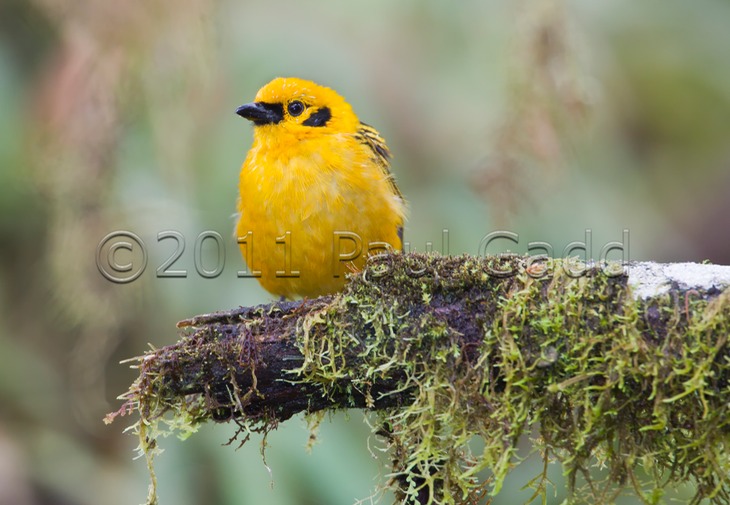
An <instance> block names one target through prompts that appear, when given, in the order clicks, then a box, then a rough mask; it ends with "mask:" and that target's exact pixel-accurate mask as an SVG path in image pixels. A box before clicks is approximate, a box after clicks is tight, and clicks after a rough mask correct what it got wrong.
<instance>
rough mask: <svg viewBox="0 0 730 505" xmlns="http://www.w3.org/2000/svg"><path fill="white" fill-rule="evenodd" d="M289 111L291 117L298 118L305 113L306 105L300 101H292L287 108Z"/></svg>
mask: <svg viewBox="0 0 730 505" xmlns="http://www.w3.org/2000/svg"><path fill="white" fill-rule="evenodd" d="M286 110H288V111H289V115H290V116H298V115H299V114H301V113H302V112H304V104H303V103H302V102H300V101H299V100H292V101H291V102H289V106H288V107H287V108H286Z"/></svg>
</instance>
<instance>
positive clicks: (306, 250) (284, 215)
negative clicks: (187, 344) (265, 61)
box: [236, 77, 406, 299]
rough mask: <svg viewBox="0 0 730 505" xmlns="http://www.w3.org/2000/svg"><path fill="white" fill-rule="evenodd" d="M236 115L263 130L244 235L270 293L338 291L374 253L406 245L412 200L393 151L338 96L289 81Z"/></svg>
mask: <svg viewBox="0 0 730 505" xmlns="http://www.w3.org/2000/svg"><path fill="white" fill-rule="evenodd" d="M236 113H237V114H238V115H239V116H242V117H244V118H246V119H248V120H250V121H252V122H253V124H254V132H253V137H254V140H253V145H252V146H251V150H250V151H249V152H248V156H246V160H245V161H244V162H243V166H242V167H241V176H240V182H239V191H240V195H239V198H238V204H237V209H238V213H239V219H238V223H237V225H236V236H237V238H238V243H239V246H240V248H241V253H242V254H243V257H244V260H245V261H246V265H247V272H248V275H251V276H255V277H257V278H258V280H259V282H260V283H261V285H262V286H263V287H264V288H265V289H266V290H267V291H269V292H270V293H273V294H275V295H277V296H280V297H282V298H288V299H294V298H300V297H315V296H320V295H323V294H328V293H333V292H336V291H339V290H340V289H341V288H342V287H343V286H344V283H345V275H346V274H347V273H349V272H351V271H356V270H360V269H361V268H362V267H363V266H364V264H365V261H366V260H367V256H368V255H369V254H378V253H382V252H385V251H399V250H401V249H402V247H403V246H402V239H403V222H404V219H405V214H406V204H405V201H404V199H403V196H402V195H401V193H400V191H399V190H398V187H397V186H396V184H395V181H394V180H393V176H392V175H391V173H390V170H389V159H390V151H389V150H388V147H387V146H386V145H385V141H384V140H383V138H382V137H381V136H380V134H379V133H378V132H377V130H375V128H373V127H372V126H369V125H367V124H365V123H362V122H360V120H359V119H358V118H357V116H356V115H355V113H354V112H353V110H352V107H350V105H349V104H348V103H347V102H346V101H345V99H344V98H343V97H341V96H340V95H339V94H337V92H335V91H334V90H332V89H330V88H327V87H324V86H320V85H318V84H315V83H313V82H311V81H305V80H302V79H297V78H291V77H290V78H281V77H280V78H276V79H274V80H273V81H271V82H270V83H268V84H267V85H265V86H264V87H263V88H261V89H260V90H259V91H258V93H257V94H256V97H255V99H254V101H253V102H252V103H247V104H245V105H242V106H241V107H239V108H238V109H237V110H236Z"/></svg>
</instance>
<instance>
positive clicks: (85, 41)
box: [0, 0, 730, 505]
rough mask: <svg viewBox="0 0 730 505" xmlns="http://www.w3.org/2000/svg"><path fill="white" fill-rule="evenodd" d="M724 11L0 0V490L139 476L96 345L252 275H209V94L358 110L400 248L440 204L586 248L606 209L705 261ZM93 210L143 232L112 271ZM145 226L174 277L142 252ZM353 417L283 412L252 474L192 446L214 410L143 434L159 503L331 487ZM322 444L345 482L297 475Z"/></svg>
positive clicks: (724, 103)
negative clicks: (291, 89)
mask: <svg viewBox="0 0 730 505" xmlns="http://www.w3.org/2000/svg"><path fill="white" fill-rule="evenodd" d="M729 19H730V5H728V4H727V2H724V1H721V0H699V1H697V2H692V3H691V4H690V3H687V2H682V1H680V0H670V1H665V2H659V1H657V0H650V1H647V2H642V3H641V4H636V3H634V2H629V1H628V0H617V1H612V2H570V1H567V0H565V1H560V0H540V1H538V2H527V1H522V2H508V1H507V0H491V1H487V0H467V1H464V2H459V3H458V4H454V3H443V2H438V1H436V0H406V1H402V2H389V1H387V0H375V1H373V2H368V3H365V2H357V3H355V2H350V3H342V2H336V1H335V0H318V1H316V2H308V3H306V4H304V3H298V2H294V1H293V0H277V1H274V2H263V1H258V0H257V1H247V2H234V1H231V0H220V1H212V0H194V1H192V2H185V3H179V4H172V3H170V2H164V1H162V0H152V1H149V0H148V1H143V0H131V1H127V2H121V3H110V2H104V1H102V0H90V1H86V2H74V1H72V0H33V1H24V0H3V1H2V2H0V110H2V114H0V164H1V168H0V244H2V246H1V247H0V260H2V261H1V262H0V300H1V301H2V304H1V306H2V310H1V311H0V318H1V320H2V322H3V323H4V324H2V325H1V326H0V327H2V328H3V330H0V370H2V371H3V372H2V374H1V375H0V404H1V405H2V409H0V468H7V467H10V468H14V469H15V472H16V473H14V474H13V475H15V477H14V478H13V479H12V480H10V481H9V482H10V483H11V484H9V485H7V486H5V485H3V484H2V483H0V504H2V505H5V504H6V503H12V504H13V505H30V504H38V503H70V504H77V503H78V504H87V503H88V504H95V503H99V502H100V499H99V497H100V496H103V497H104V499H103V500H102V501H103V502H105V503H111V504H114V503H120V504H121V503H133V502H135V500H137V501H141V500H142V498H143V496H144V493H145V489H144V469H143V468H140V467H141V466H143V465H139V464H134V463H133V462H131V461H130V455H131V453H130V451H131V447H132V445H133V444H134V440H133V439H131V437H125V436H123V435H122V434H120V433H118V430H117V429H116V428H114V427H112V428H107V429H105V428H104V427H103V426H102V424H101V418H102V416H103V414H104V413H105V412H107V411H109V410H110V409H111V406H112V405H116V401H115V400H114V398H115V396H116V395H117V394H119V393H120V392H121V391H123V390H125V388H126V387H127V385H128V384H129V383H130V382H131V380H132V378H133V377H134V371H130V370H127V369H125V368H124V367H123V366H120V365H118V364H117V363H118V361H119V360H120V359H123V358H127V357H130V356H134V355H137V354H140V353H141V352H142V350H143V349H144V348H145V346H146V345H147V343H148V342H150V343H152V344H153V345H155V346H160V345H164V344H166V343H168V342H170V341H172V340H173V339H174V332H173V331H172V330H171V328H172V327H173V324H174V322H175V321H176V320H178V319H181V318H183V317H186V316H189V315H191V314H193V313H196V312H202V311H210V310H214V309H217V308H227V307H231V306H234V305H237V304H252V303H257V302H260V301H263V300H266V299H267V298H266V295H265V294H264V293H263V292H262V291H261V290H260V289H259V288H258V287H257V286H256V285H255V283H254V284H252V283H249V282H245V281H242V280H239V279H236V277H235V271H236V270H237V269H239V268H241V267H242V264H241V261H240V259H239V255H238V252H237V251H236V248H235V244H234V243H233V239H232V237H231V231H230V230H232V227H233V222H232V220H231V219H230V215H231V214H232V212H233V210H234V201H235V198H236V193H237V188H236V183H237V171H238V167H239V166H240V163H241V161H242V160H243V157H244V155H245V151H246V149H247V148H248V146H249V145H250V138H251V132H250V128H249V126H248V125H246V124H245V123H244V122H242V121H240V120H239V119H238V118H236V117H235V115H234V114H233V110H234V109H235V107H236V106H237V105H240V104H241V103H243V102H245V101H248V100H250V99H251V97H252V96H253V95H254V94H255V92H256V90H257V88H258V87H259V86H261V85H262V84H264V83H265V82H267V81H268V80H269V79H270V78H272V77H274V76H275V75H297V76H301V77H304V78H310V79H314V80H316V81H319V82H321V83H323V84H327V85H330V86H332V87H334V88H335V89H337V90H338V91H340V92H342V93H343V94H344V95H345V96H346V97H347V98H348V100H349V101H350V102H351V103H352V104H353V105H354V107H355V110H356V111H357V112H358V113H359V115H360V116H361V118H362V119H363V120H365V121H368V122H370V123H372V124H374V125H376V126H377V127H378V129H379V130H380V131H381V132H382V133H383V134H384V135H385V137H386V138H387V139H388V142H389V144H390V147H391V148H392V150H393V152H394V153H395V161H394V172H395V174H396V177H397V178H398V180H399V182H400V186H401V188H402V189H403V192H404V193H405V194H406V196H407V198H408V199H409V200H410V203H411V218H410V221H409V223H408V227H407V230H406V236H407V239H408V240H410V241H411V242H412V244H413V246H414V247H415V248H417V249H418V250H423V248H424V244H425V243H426V242H427V241H432V242H434V248H435V249H439V245H440V244H439V238H440V236H441V230H442V229H443V228H448V229H449V232H450V235H449V237H450V238H449V240H450V244H449V249H450V252H452V253H457V252H462V251H464V252H471V253H476V252H477V247H478V244H479V240H480V238H481V237H482V236H484V235H485V234H486V233H488V232H489V231H492V230H493V229H495V228H497V227H506V228H508V229H510V230H513V231H517V232H519V233H520V235H521V238H520V247H522V248H523V249H524V245H525V244H526V242H527V241H530V240H544V241H552V242H554V244H555V247H556V252H559V251H560V250H561V248H562V247H563V246H564V245H565V244H566V243H568V242H570V241H573V240H576V239H578V240H580V239H582V237H583V232H584V229H585V228H591V229H592V230H593V231H594V239H595V241H596V245H595V246H594V254H597V251H598V250H599V249H600V245H599V244H600V243H604V242H606V241H608V240H616V239H618V238H619V237H620V234H621V230H622V229H623V228H629V229H630V230H631V257H632V258H634V259H638V258H652V259H657V260H682V259H687V260H702V259H705V258H709V259H711V260H713V261H716V262H722V263H730V238H728V234H727V233H726V228H727V226H728V224H727V223H728V217H727V216H728V215H730V199H728V198H727V194H728V192H729V191H730V170H728V168H729V165H730V147H728V146H729V145H730V144H728V143H727V140H726V139H727V138H729V136H730V135H729V134H730V131H728V130H730V121H727V118H728V117H730V61H728V60H730V53H728V51H727V50H726V48H727V47H728V44H729V43H730V40H729V39H730V34H729V32H728V31H727V28H726V27H727V22H728V20H729ZM119 229H129V230H131V231H134V232H136V233H138V234H139V235H140V236H141V237H142V238H143V239H144V240H145V243H146V244H147V247H148V249H149V254H150V263H149V265H148V268H147V271H146V272H145V273H144V275H142V277H141V278H140V279H138V280H137V281H135V282H133V283H131V284H128V285H116V284H112V283H110V282H108V281H106V280H105V279H104V278H103V277H101V276H100V275H99V272H98V271H97V269H96V266H95V262H94V257H95V251H96V246H97V244H98V243H99V241H100V239H101V238H102V237H103V236H104V235H106V234H107V233H108V232H110V231H113V230H119ZM168 229H175V230H178V231H181V232H182V233H183V234H184V235H185V237H186V239H187V242H186V246H187V247H186V252H185V255H184V256H183V257H182V258H181V259H180V261H179V262H178V263H176V265H175V268H186V269H188V272H189V273H188V277H187V278H186V279H157V278H156V277H155V273H154V270H155V268H156V267H157V266H159V265H160V264H161V263H162V262H163V261H164V260H165V259H166V258H167V257H169V255H170V254H171V252H172V250H173V247H172V245H173V244H171V243H169V242H157V238H156V237H157V233H158V232H160V231H163V230H168ZM204 230H215V231H218V232H219V233H220V234H221V235H222V236H223V237H225V238H226V240H228V242H227V243H226V245H227V249H226V253H227V255H226V268H225V271H224V273H223V275H222V276H221V277H219V278H218V279H215V280H207V279H202V278H201V277H200V276H197V275H196V273H195V270H194V266H193V262H192V249H193V243H194V241H195V237H196V236H197V235H198V234H199V233H200V232H202V231H204ZM491 252H498V251H491ZM357 419H359V414H357ZM361 428H362V427H361V426H360V423H359V422H350V423H349V424H347V425H344V427H343V426H340V425H339V424H337V423H336V424H334V425H327V424H325V425H324V426H323V427H322V433H323V434H322V438H323V439H324V442H323V444H321V445H320V446H318V447H317V448H316V449H315V451H314V454H313V455H312V456H300V452H301V450H300V448H301V446H302V445H303V444H304V443H305V441H306V432H305V431H304V430H303V428H302V427H301V425H299V424H298V423H297V421H292V422H290V423H288V424H287V425H286V426H284V427H282V429H281V430H280V431H278V432H277V433H275V434H272V435H271V437H270V439H269V443H270V444H271V445H272V448H271V451H270V453H275V452H276V451H281V453H280V454H281V455H282V456H281V458H280V459H279V461H275V460H276V459H277V458H276V457H275V456H272V457H271V458H270V460H269V461H268V462H269V464H270V466H271V468H272V470H273V472H274V477H275V481H276V486H275V487H274V490H273V491H271V490H269V489H268V484H267V482H268V479H269V477H268V474H267V473H266V470H265V469H263V470H262V465H261V463H260V459H259V456H258V453H257V451H256V450H255V448H253V450H251V451H250V452H248V451H249V449H250V448H249V447H247V448H245V449H244V450H242V451H240V452H239V453H234V452H233V451H231V450H230V449H228V448H219V447H217V445H216V444H217V443H218V442H225V440H226V438H227V437H226V433H223V434H221V433H220V431H221V430H223V428H218V429H217V430H214V431H210V432H208V433H207V434H204V435H202V436H201V437H200V438H194V440H201V441H204V442H194V441H190V442H188V443H187V444H182V447H177V444H169V446H168V447H167V450H169V451H176V453H177V454H179V458H162V459H161V467H162V468H160V469H159V473H160V475H161V480H162V481H163V482H170V483H171V484H170V487H169V488H165V487H163V489H161V490H160V494H161V499H162V502H163V503H180V504H183V505H184V504H186V503H197V502H199V500H198V497H199V496H201V495H200V494H199V493H200V492H201V490H202V489H212V488H215V489H219V492H220V503H240V502H254V503H258V502H271V503H277V504H280V505H287V504H294V503H297V504H298V503H352V502H354V501H355V499H357V498H365V497H367V496H368V495H369V491H368V490H370V489H371V484H372V482H373V481H372V480H371V478H370V475H372V473H373V472H377V471H378V470H377V467H376V466H374V464H373V463H372V461H371V460H370V458H369V456H368V454H367V451H366V450H365V437H364V436H363V433H365V431H363V430H362V429H361ZM338 430H341V431H339V432H338ZM335 432H338V433H344V435H342V439H341V441H342V443H336V444H335V447H332V444H331V443H330V441H328V438H329V437H331V438H332V439H335V438H337V437H336V436H335V435H333V434H332V433H335ZM348 437H349V438H348ZM346 441H347V442H346ZM332 442H334V440H332ZM251 447H253V446H251ZM328 458H329V459H328ZM343 459H347V460H348V461H352V463H353V464H352V466H351V467H348V468H349V469H350V470H351V471H350V472H348V474H347V478H349V479H350V480H347V479H346V478H342V479H339V480H338V481H337V482H341V483H342V485H341V486H339V487H338V486H334V487H333V486H332V484H331V481H329V482H328V483H327V484H323V482H327V481H326V480H322V478H321V475H322V474H327V473H331V474H332V473H337V474H338V475H339V474H340V473H341V472H342V460H343ZM171 460H172V461H171ZM165 461H169V463H165ZM292 461H296V462H297V464H296V465H294V464H293V463H292ZM277 463H278V464H279V466H280V467H282V466H283V467H285V468H286V470H285V471H277ZM299 463H301V464H299ZM166 464H169V465H170V467H169V475H168V478H164V479H163V477H162V476H163V475H164V473H165V468H164V466H165V465H166ZM227 465H228V466H227ZM230 465H240V467H239V468H240V472H239V473H237V474H233V475H232V474H230V473H227V472H231V471H232V470H231V467H230ZM202 468H208V469H210V468H214V469H216V470H218V471H217V472H216V471H214V472H208V473H201V471H202ZM257 472H258V473H257ZM526 472H530V470H529V469H528V470H526ZM353 473H361V474H362V475H352V474H353ZM0 474H2V472H0ZM191 475H197V476H198V478H190V479H188V478H186V476H191ZM201 475H205V477H201ZM556 479H557V480H556V482H558V484H556V488H557V489H561V486H560V484H559V482H560V480H559V476H556ZM355 483H359V484H355ZM164 485H165V484H163V486H164ZM356 485H361V486H362V487H360V488H358V489H354V486H356ZM507 488H509V482H508V483H507ZM512 491H514V492H515V493H517V494H515V495H511V494H509V493H505V494H502V495H500V498H499V499H497V500H495V502H494V503H495V504H497V503H500V500H506V502H510V503H511V502H512V498H513V497H514V496H522V497H523V499H524V498H526V496H525V495H524V494H523V495H520V494H519V492H518V491H516V490H514V489H512ZM11 496H12V498H10V497H11ZM305 497H306V498H305ZM517 499H519V498H517ZM386 500H387V498H386ZM556 500H557V498H556ZM550 501H551V502H553V500H550ZM557 501H559V500H557Z"/></svg>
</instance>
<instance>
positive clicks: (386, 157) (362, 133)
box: [355, 122, 405, 201]
mask: <svg viewBox="0 0 730 505" xmlns="http://www.w3.org/2000/svg"><path fill="white" fill-rule="evenodd" d="M355 137H356V138H357V140H358V141H359V142H360V143H362V144H364V145H366V146H367V147H369V148H370V150H371V151H372V153H373V160H374V161H375V163H376V164H377V165H378V166H379V167H380V169H381V170H382V171H383V174H384V175H385V177H386V179H387V180H388V183H389V184H390V189H391V190H392V191H393V194H395V195H396V196H398V198H400V199H401V200H403V201H405V199H404V198H403V193H401V192H400V189H398V185H397V184H396V183H395V179H394V178H393V174H392V173H391V172H390V157H391V154H390V149H388V146H387V145H385V140H384V139H383V137H381V136H380V133H378V130H376V129H375V128H373V127H372V126H370V125H369V124H366V123H362V122H361V123H360V128H358V130H357V133H356V134H355Z"/></svg>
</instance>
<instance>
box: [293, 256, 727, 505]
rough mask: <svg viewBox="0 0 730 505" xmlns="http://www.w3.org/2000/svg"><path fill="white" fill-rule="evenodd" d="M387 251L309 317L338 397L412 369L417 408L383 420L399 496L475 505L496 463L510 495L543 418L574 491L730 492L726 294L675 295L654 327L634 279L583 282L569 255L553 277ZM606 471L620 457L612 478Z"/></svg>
mask: <svg viewBox="0 0 730 505" xmlns="http://www.w3.org/2000/svg"><path fill="white" fill-rule="evenodd" d="M381 261H382V263H377V262H376V264H375V265H373V266H371V268H370V269H369V270H368V271H366V272H365V273H364V274H362V275H360V276H359V277H358V278H357V279H355V280H354V281H353V283H352V284H351V285H350V286H349V287H348V290H347V292H346V293H345V294H344V295H343V296H342V298H340V299H339V301H338V303H335V304H333V305H332V306H331V307H330V308H329V309H328V310H327V311H325V312H323V313H321V314H318V315H317V319H316V321H314V320H311V321H310V322H311V323H312V324H310V325H308V326H307V331H306V332H304V333H303V336H302V337H301V350H302V352H303V354H304V355H305V363H304V365H303V366H302V367H301V368H300V369H299V370H298V373H299V374H300V377H301V380H304V381H306V382H309V383H316V384H319V385H320V386H321V387H322V389H323V391H324V392H325V394H328V393H331V392H332V388H342V387H343V384H344V383H346V384H347V385H348V387H351V388H352V390H353V391H367V390H368V388H369V387H370V385H371V384H372V381H373V380H374V379H377V378H378V377H381V378H382V377H399V380H398V388H397V390H398V391H400V390H408V391H409V392H410V393H411V396H412V403H409V404H407V405H403V406H402V407H401V408H398V409H393V410H387V411H382V412H381V414H380V416H381V419H380V426H379V427H378V428H377V429H378V430H380V432H381V433H382V432H383V428H382V427H387V433H388V438H389V440H390V443H391V445H392V447H393V451H392V454H393V455H394V458H395V460H394V462H393V466H394V471H395V473H396V478H395V479H394V484H395V485H397V487H399V488H400V492H405V493H406V494H411V495H414V496H415V495H417V494H418V493H419V492H421V493H423V492H424V491H426V490H427V492H428V494H429V495H430V496H431V497H432V499H433V503H462V502H463V501H464V500H465V499H466V497H471V498H472V499H474V496H473V494H474V493H480V492H481V491H482V488H483V484H484V482H483V475H482V474H481V473H480V472H482V470H485V469H486V470H489V471H490V472H491V475H492V480H491V486H492V487H491V492H492V493H494V494H496V493H497V492H499V490H500V487H501V485H502V483H503V481H504V478H505V476H506V475H507V473H508V472H509V471H510V470H511V468H512V467H513V466H514V464H515V463H516V454H515V452H516V444H517V441H518V439H519V438H520V436H522V435H523V434H524V433H526V432H527V431H528V428H529V427H531V426H539V429H538V433H539V436H538V438H536V439H535V440H534V447H535V450H537V451H540V453H541V454H542V455H543V457H544V458H545V460H546V461H552V460H557V461H559V462H560V463H562V465H563V468H564V472H565V475H566V476H567V478H568V482H569V484H570V488H571V492H572V496H573V499H575V500H578V501H582V500H588V501H591V502H599V503H603V502H610V501H612V500H613V498H614V497H615V496H616V495H617V494H618V492H619V491H621V490H622V489H623V488H624V487H625V486H631V487H633V488H634V490H635V492H636V493H637V494H638V495H639V496H640V497H641V498H642V500H643V501H645V502H647V503H656V502H658V501H659V499H660V498H661V496H662V493H661V488H662V487H664V486H666V485H671V484H673V483H679V482H685V481H691V482H694V483H695V485H696V486H697V497H696V498H697V499H699V498H700V497H707V498H716V499H717V500H718V501H721V502H726V501H727V500H728V499H729V498H730V495H729V494H728V493H729V492H730V489H729V488H728V477H727V475H728V473H729V472H730V455H729V454H728V450H727V445H728V441H729V440H730V438H729V437H728V434H729V433H730V409H729V407H728V392H729V391H728V385H727V382H726V381H727V378H728V376H729V375H730V373H729V369H730V368H729V367H730V363H729V362H728V350H727V346H726V345H725V344H726V338H727V335H728V333H729V329H730V328H729V326H730V318H729V317H728V315H729V313H730V312H729V311H730V308H729V307H730V306H729V305H728V296H727V294H725V295H723V296H721V297H718V298H716V299H714V300H712V301H708V300H707V297H704V296H701V295H700V296H696V297H692V298H691V299H688V300H687V307H686V309H685V310H682V309H683V303H684V301H682V303H678V302H677V301H676V300H673V299H671V298H670V295H666V297H664V298H663V299H660V300H655V301H654V302H652V303H654V304H656V306H657V307H658V310H659V313H658V315H656V318H657V320H656V321H654V322H653V323H651V321H649V320H648V319H647V317H648V316H647V311H646V309H647V307H645V306H643V305H642V304H641V303H640V302H637V301H635V300H633V298H632V297H631V295H630V293H629V290H628V288H627V286H626V282H625V280H626V279H625V278H623V277H616V276H608V275H605V274H604V273H602V272H601V271H598V270H593V271H589V272H587V273H586V274H585V275H580V276H570V275H568V273H566V272H565V271H564V270H563V269H562V268H561V267H562V266H563V265H562V264H561V263H560V262H559V261H556V262H551V263H550V264H549V269H548V273H549V275H547V276H545V277H543V278H535V277H539V276H538V275H529V274H528V271H529V270H527V269H526V268H525V263H524V258H517V257H512V258H508V259H495V258H492V259H490V260H488V261H487V262H484V261H482V260H479V259H475V258H468V257H462V258H440V257H435V256H416V257H405V258H399V259H393V258H391V259H384V260H381ZM424 266H425V268H426V270H427V273H426V274H425V275H413V272H414V271H416V272H419V271H420V270H421V269H423V268H424ZM573 267H574V265H573ZM488 268H492V270H491V271H489V270H488ZM500 271H501V272H503V273H504V274H505V275H504V277H495V276H494V275H493V274H496V273H497V272H500ZM374 272H377V274H378V275H376V276H375V275H373V273H374ZM614 272H615V270H614ZM531 273H534V272H533V271H531ZM490 274H492V275H490ZM374 277H375V278H374ZM698 295H699V293H698ZM431 305H434V306H435V307H436V308H435V309H433V310H431V309H430V306H431ZM454 312H456V313H454ZM343 314H346V315H345V316H344V317H343ZM692 315H693V316H692ZM688 316H691V317H688ZM464 318H468V319H470V320H471V322H472V323H473V322H475V321H476V322H478V327H479V332H478V333H477V334H475V333H474V332H473V327H472V326H471V325H470V324H468V323H467V322H465V321H463V319H464ZM343 321H345V322H344V323H343ZM657 329H658V330H659V331H660V332H661V337H657ZM464 330H466V331H464ZM363 335H368V341H367V343H363V342H362V338H363ZM656 338H660V340H659V341H657V340H656ZM467 351H468V352H467ZM348 356H357V357H358V360H357V361H350V362H348V358H347V357H348ZM720 377H724V379H723V381H724V382H722V381H720V379H719V378H720ZM343 379H347V380H346V381H345V382H343ZM375 400H377V398H375V399H374V400H373V401H375ZM353 403H354V401H353ZM474 438H479V439H480V440H481V441H482V442H483V445H484V447H483V449H482V450H481V453H479V454H472V452H471V445H470V441H472V440H473V439H474ZM640 465H643V467H644V472H640V471H638V469H639V467H640ZM593 467H605V471H604V472H602V473H601V472H599V474H601V475H602V477H601V478H600V479H601V480H600V481H597V480H596V476H595V473H594V474H592V473H590V472H589V470H590V469H591V468H593ZM480 476H482V479H480ZM545 478H546V476H545V475H543V476H542V479H545ZM542 479H537V480H536V481H534V482H533V486H534V487H536V488H537V489H538V491H539V490H541V489H542V488H543V486H544V481H543V480H542Z"/></svg>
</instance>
